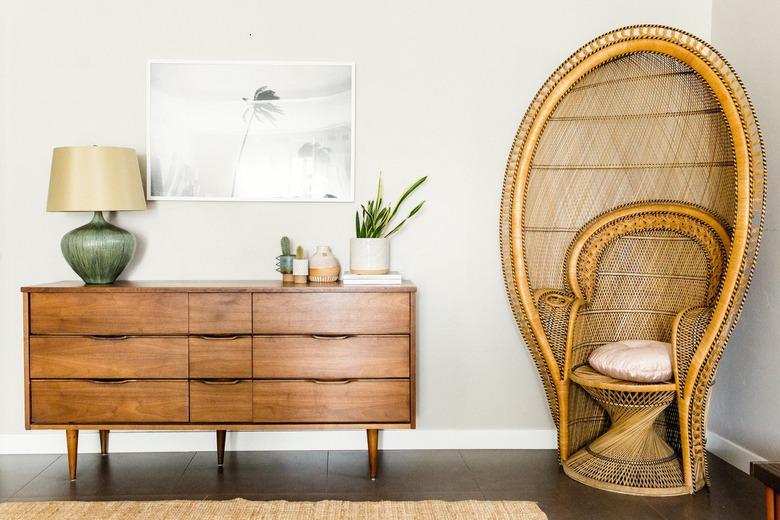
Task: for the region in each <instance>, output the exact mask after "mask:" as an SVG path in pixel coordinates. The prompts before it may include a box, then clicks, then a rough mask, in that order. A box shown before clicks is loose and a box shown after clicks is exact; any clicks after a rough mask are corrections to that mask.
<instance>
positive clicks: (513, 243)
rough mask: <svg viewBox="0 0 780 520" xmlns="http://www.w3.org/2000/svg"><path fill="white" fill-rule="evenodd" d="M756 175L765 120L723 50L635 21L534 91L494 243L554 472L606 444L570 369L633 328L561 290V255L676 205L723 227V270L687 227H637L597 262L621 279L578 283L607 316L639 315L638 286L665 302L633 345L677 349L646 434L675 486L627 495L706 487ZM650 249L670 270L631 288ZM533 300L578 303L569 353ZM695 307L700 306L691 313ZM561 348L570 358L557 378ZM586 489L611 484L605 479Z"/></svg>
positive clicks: (601, 420)
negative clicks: (623, 217) (546, 406)
mask: <svg viewBox="0 0 780 520" xmlns="http://www.w3.org/2000/svg"><path fill="white" fill-rule="evenodd" d="M765 179H766V172H765V163H764V154H763V146H762V142H761V137H760V133H759V130H758V124H757V121H756V118H755V115H754V113H753V108H752V106H751V104H750V100H749V99H748V97H747V95H746V93H745V90H744V88H743V86H742V84H741V83H740V81H739V79H738V78H737V76H736V74H735V73H734V72H733V71H732V70H731V68H730V67H729V65H728V63H727V62H726V61H725V60H724V59H723V58H722V57H721V56H720V55H719V54H718V53H717V51H715V50H714V49H712V48H711V47H710V46H708V45H707V44H706V43H704V42H702V41H701V40H699V39H697V38H695V37H693V36H691V35H689V34H686V33H684V32H682V31H678V30H675V29H671V28H667V27H659V26H634V27H627V28H624V29H619V30H616V31H613V32H611V33H608V34H605V35H603V36H600V37H599V38H596V39H595V40H593V41H591V42H589V43H588V44H587V45H585V46H584V47H582V48H581V49H579V50H578V51H577V52H575V53H574V54H573V55H572V56H570V57H569V58H568V59H567V60H566V61H565V62H564V63H563V64H562V65H561V66H560V67H559V68H558V69H557V70H556V71H555V72H554V73H553V74H552V75H551V76H550V78H549V79H548V80H547V82H546V83H545V84H544V85H543V86H542V88H541V89H540V90H539V92H538V93H537V95H536V98H535V99H534V101H533V102H532V104H531V106H530V107H529V109H528V111H527V113H526V115H525V117H524V119H523V121H522V123H521V125H520V128H519V130H518V132H517V136H516V138H515V142H514V145H513V147H512V150H511V152H510V155H509V160H508V163H507V170H506V176H505V182H504V191H503V195H502V201H501V226H500V232H501V249H502V260H503V265H504V276H505V279H506V284H507V294H508V297H509V301H510V304H511V306H512V309H513V311H514V313H515V317H516V319H517V322H518V325H519V326H520V329H521V331H522V332H523V336H524V338H525V340H526V344H527V345H528V348H529V350H530V351H531V354H532V356H533V358H534V361H535V362H536V364H537V367H538V369H539V373H540V375H541V377H542V382H543V384H544V386H545V391H546V393H547V396H548V400H549V402H550V408H551V411H552V414H553V418H554V419H555V422H556V425H558V426H559V447H560V455H561V459H562V462H564V463H566V461H567V459H568V458H570V456H571V455H572V453H574V452H575V451H577V450H578V449H579V448H580V447H582V446H586V445H587V444H588V439H595V438H597V437H598V436H599V435H601V434H603V433H604V432H605V430H606V429H607V426H606V425H607V424H608V422H609V419H608V418H607V417H606V415H605V409H604V408H603V407H602V406H601V405H599V404H597V400H595V399H594V397H593V396H592V394H590V393H586V391H584V390H582V389H581V388H580V387H579V386H576V385H573V384H571V383H570V380H569V373H570V372H569V371H570V370H571V369H572V368H576V367H577V366H578V364H581V363H583V360H584V359H586V357H587V352H589V351H590V350H592V347H593V346H595V345H597V344H600V343H601V342H604V341H610V340H612V339H615V338H617V339H620V336H621V335H622V334H623V333H625V331H626V330H627V329H626V328H625V322H624V321H621V320H622V318H621V317H620V316H621V314H620V313H614V315H610V313H602V314H603V315H602V316H601V317H600V318H598V319H596V318H595V317H594V316H595V313H594V312H593V311H594V310H596V309H594V308H593V307H591V308H588V305H584V307H583V308H582V309H580V308H579V307H580V306H583V302H582V301H581V298H580V296H582V295H583V294H582V292H581V287H580V283H579V281H577V282H575V283H574V284H572V283H571V282H570V271H571V270H570V269H569V266H568V264H567V259H568V257H569V252H570V248H571V247H572V245H573V244H574V243H575V242H576V241H577V239H578V236H579V235H580V233H581V231H582V230H583V228H584V227H585V226H586V225H587V224H588V223H589V222H591V221H593V220H594V219H597V218H599V217H600V216H603V215H606V214H609V213H611V212H619V211H622V210H625V208H630V207H633V206H634V205H636V204H653V203H655V204H661V205H663V204H670V203H671V204H676V205H682V206H684V207H687V208H696V209H698V210H701V212H702V215H704V217H702V223H703V224H705V225H708V226H710V227H713V226H714V227H718V226H719V227H721V228H722V229H724V230H725V234H726V238H725V240H723V239H722V237H720V238H721V240H720V242H721V243H723V244H730V245H728V246H727V247H725V248H724V250H722V251H721V255H720V259H719V260H718V258H717V253H715V254H710V253H711V252H712V251H713V249H712V248H711V247H708V245H707V244H704V243H703V242H701V240H698V239H696V237H692V236H691V235H690V234H685V233H683V235H685V238H686V239H687V240H685V241H684V242H685V244H684V245H681V244H677V243H675V241H674V240H673V238H674V237H673V236H671V235H668V234H667V236H666V237H663V236H660V237H653V238H649V237H652V236H653V234H654V233H655V234H657V230H656V231H653V230H645V231H642V230H639V229H636V230H635V231H636V232H635V233H633V234H631V233H629V234H628V235H625V236H626V238H625V239H621V240H620V243H615V244H613V245H610V246H608V247H609V248H612V249H614V250H615V251H606V250H605V251H604V252H602V253H599V254H600V255H602V256H603V255H607V256H610V255H611V256H612V257H613V258H614V265H615V266H618V268H617V269H616V271H617V272H619V273H621V274H620V275H619V276H613V275H611V274H609V273H610V271H608V270H606V269H602V270H601V274H600V275H599V276H598V282H596V281H595V280H584V281H585V282H588V283H591V291H592V292H593V294H594V297H595V299H596V300H598V301H599V302H602V303H604V305H606V307H605V309H606V310H609V309H608V308H609V305H607V303H608V302H609V297H608V295H609V294H612V295H613V300H614V302H616V305H612V306H619V307H620V308H621V309H620V310H623V311H628V310H630V309H632V308H636V307H632V305H635V304H636V303H637V302H636V301H635V300H634V298H635V296H633V293H632V292H630V291H629V289H630V288H632V287H633V288H635V289H637V291H638V292H640V293H647V292H653V291H655V292H657V293H663V294H665V295H666V298H667V299H668V301H666V300H664V299H663V298H661V297H656V298H655V299H654V300H653V301H652V302H651V303H650V304H651V305H652V307H653V308H654V310H660V311H662V312H658V313H637V314H641V316H633V317H632V319H631V322H632V324H631V325H630V328H631V330H634V331H636V333H637V334H641V336H639V337H648V338H649V337H659V338H666V339H671V340H672V341H673V342H674V343H675V345H676V358H677V359H676V362H675V369H676V373H677V374H678V375H679V379H678V380H676V385H677V386H676V387H675V391H674V392H673V394H674V395H676V396H677V397H676V399H675V400H673V401H672V403H671V404H670V405H669V407H668V408H667V409H666V411H665V412H664V411H663V410H662V411H661V413H659V414H657V416H656V418H655V419H654V421H653V425H654V426H653V429H654V430H655V431H656V432H657V433H658V434H659V438H662V439H665V440H666V443H667V444H668V445H669V446H671V449H672V450H674V451H675V452H678V453H679V456H680V457H681V466H682V474H683V485H682V487H678V488H663V487H661V488H658V487H656V488H652V487H649V488H647V489H645V490H644V491H641V490H642V489H643V488H642V487H638V488H631V489H633V491H628V492H643V493H645V494H659V493H661V494H663V493H665V492H667V491H669V490H670V489H673V492H674V493H678V492H680V489H682V490H683V492H694V491H695V490H697V489H699V488H700V487H701V486H703V485H704V483H705V480H706V460H705V454H704V445H705V439H704V431H705V428H704V421H705V415H706V413H705V412H706V404H707V398H708V396H709V391H710V387H711V385H712V381H713V378H714V374H715V370H716V368H717V364H718V361H719V359H720V356H721V354H722V351H723V348H724V346H725V344H726V341H727V339H728V336H729V334H730V332H731V330H732V329H733V327H734V324H735V323H736V320H737V318H738V316H739V313H740V311H741V308H742V305H743V303H744V298H745V295H746V293H747V289H748V287H749V279H750V275H751V273H752V270H753V267H754V264H755V260H756V257H757V254H758V244H759V240H760V236H761V229H762V226H763V217H764V196H765V195H764V194H765ZM686 213H687V214H688V215H689V216H690V215H691V212H686ZM693 216H694V217H696V215H695V214H693ZM694 220H696V218H694ZM713 222H715V224H713ZM659 238H660V239H663V240H659ZM691 239H693V240H691ZM643 241H644V242H643ZM649 241H653V244H654V246H655V247H654V246H648V245H647V242H649ZM643 244H644V245H643ZM710 245H712V244H710ZM685 248H688V250H689V251H688V252H686V251H685ZM618 249H619V250H621V251H622V253H620V252H617V250H618ZM643 250H645V251H647V250H651V251H652V252H654V254H656V255H657V257H659V258H660V257H667V262H666V263H664V262H655V261H653V262H649V265H648V266H645V269H644V271H643V274H644V276H643V277H641V279H640V281H639V282H637V279H635V280H634V282H635V284H634V285H633V286H632V285H631V284H630V283H629V282H628V281H627V278H629V277H628V276H626V275H627V273H629V271H628V270H627V267H626V265H629V264H630V263H631V262H634V261H635V260H633V259H634V258H635V257H636V255H639V256H642V251H643ZM690 251H698V253H693V254H690ZM597 256H598V255H597ZM718 261H720V263H721V265H720V267H719V266H718V265H717V264H718ZM703 263H707V264H708V265H707V266H706V272H708V274H706V275H702V274H701V273H702V272H703V271H702V269H703ZM656 267H658V268H661V269H662V271H663V273H664V275H663V277H657V279H658V283H657V284H653V283H652V282H651V278H653V277H652V276H649V275H650V274H652V273H651V270H652V269H654V268H656ZM610 269H611V268H610ZM674 269H676V270H677V271H674ZM587 271H588V270H587V269H583V272H587ZM718 271H720V272H722V273H723V274H722V275H721V276H718V275H717V273H718ZM675 276H679V277H680V278H675ZM635 278H636V277H635ZM661 280H663V281H661ZM702 292H703V294H704V298H703V299H701V298H700V295H701V294H702ZM541 293H547V294H560V295H563V296H564V297H571V296H572V295H573V296H574V300H572V301H571V303H570V306H571V309H572V311H573V313H574V311H576V315H577V318H576V320H575V323H574V326H573V327H570V329H571V330H570V337H568V339H567V344H566V345H563V346H562V345H561V338H562V337H563V332H562V331H563V330H564V329H565V328H566V326H565V325H564V323H563V319H562V318H563V314H565V312H564V311H563V310H562V309H561V308H557V309H555V310H551V309H549V308H545V305H546V303H545V302H543V301H542V299H541V298H539V297H538V295H539V294H541ZM689 304H690V305H693V306H696V307H702V306H706V307H708V309H709V310H708V311H707V312H704V311H701V312H699V313H697V312H696V311H694V310H690V311H686V310H684V309H685V306H686V305H689ZM567 305H569V304H568V303H567ZM591 305H593V304H591ZM596 305H599V304H596ZM656 307H658V308H657V309H656ZM681 309H683V310H682V311H681ZM627 314H630V313H627V312H624V313H623V315H627ZM583 317H587V318H583ZM676 318H677V319H676ZM672 329H674V332H673V331H672ZM653 334H655V335H656V336H653ZM562 351H565V352H568V356H564V364H563V368H562V367H561V352H562ZM675 415H677V417H675ZM612 427H614V424H613V425H612ZM565 467H566V466H565ZM589 484H591V485H597V486H599V487H604V488H605V489H612V488H610V484H609V483H606V484H605V483H604V482H603V481H598V480H594V481H592V482H589ZM664 489H665V490H666V491H664ZM612 490H616V489H612ZM622 491H624V492H626V490H625V489H622ZM669 492H671V491H669Z"/></svg>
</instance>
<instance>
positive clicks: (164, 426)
mask: <svg viewBox="0 0 780 520" xmlns="http://www.w3.org/2000/svg"><path fill="white" fill-rule="evenodd" d="M22 293H23V300H24V370H25V377H24V381H25V424H26V427H27V429H63V430H65V431H66V438H67V446H68V463H69V470H70V478H71V479H75V478H76V459H77V456H76V453H77V448H78V432H79V430H81V429H85V430H99V431H100V441H101V442H100V444H101V452H102V453H104V454H107V453H108V433H109V431H110V430H216V432H217V434H216V440H217V463H218V464H220V465H221V464H222V461H223V457H224V450H225V432H226V431H228V430H283V429H284V430H286V429H289V430H302V429H365V430H366V431H367V441H368V455H369V456H368V460H369V464H368V466H369V477H370V478H372V479H373V478H376V474H377V449H378V438H379V430H382V429H388V428H414V427H415V364H416V363H415V360H416V356H415V293H416V288H415V286H414V285H412V284H411V283H408V282H404V283H403V284H402V285H397V286H344V285H341V284H340V283H338V282H337V283H321V284H308V285H294V284H283V283H281V282H274V281H248V282H205V281H204V282H117V283H115V284H112V285H99V286H96V285H93V286H85V285H83V284H81V283H76V282H58V283H52V284H44V285H35V286H30V287H23V288H22Z"/></svg>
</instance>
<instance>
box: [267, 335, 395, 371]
mask: <svg viewBox="0 0 780 520" xmlns="http://www.w3.org/2000/svg"><path fill="white" fill-rule="evenodd" d="M252 348H253V355H252V367H253V369H252V374H253V376H254V377H255V378H260V379H304V378H305V379H346V378H353V379H360V378H363V379H367V378H389V377H395V378H398V377H402V378H406V377H409V336H335V337H334V336H255V337H254V338H252Z"/></svg>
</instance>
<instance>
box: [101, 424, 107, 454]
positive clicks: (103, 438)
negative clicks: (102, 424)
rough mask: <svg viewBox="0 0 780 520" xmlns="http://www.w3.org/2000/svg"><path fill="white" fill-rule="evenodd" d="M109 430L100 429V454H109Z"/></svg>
mask: <svg viewBox="0 0 780 520" xmlns="http://www.w3.org/2000/svg"><path fill="white" fill-rule="evenodd" d="M108 432H109V430H100V454H101V455H108Z"/></svg>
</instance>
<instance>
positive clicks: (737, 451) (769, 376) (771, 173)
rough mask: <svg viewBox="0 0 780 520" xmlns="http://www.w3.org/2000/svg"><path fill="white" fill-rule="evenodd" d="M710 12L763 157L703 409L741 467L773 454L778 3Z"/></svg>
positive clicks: (778, 350)
mask: <svg viewBox="0 0 780 520" xmlns="http://www.w3.org/2000/svg"><path fill="white" fill-rule="evenodd" d="M712 15H713V16H712V42H713V44H714V45H715V47H716V48H717V49H718V50H719V51H720V52H721V53H722V54H723V55H724V56H725V58H726V59H727V60H728V61H729V62H730V63H731V65H732V67H733V68H734V69H735V70H736V71H737V73H738V74H739V75H740V76H741V78H742V80H743V81H744V82H745V86H746V88H747V91H748V93H749V94H750V97H751V98H752V100H753V103H754V106H755V110H756V112H757V114H758V120H759V123H760V124H761V133H762V134H763V138H764V145H765V147H766V156H767V163H768V183H767V185H768V194H767V202H768V203H767V213H766V224H765V227H764V236H763V239H762V241H761V252H760V254H759V258H758V266H757V268H756V272H755V275H754V277H753V282H752V284H751V288H750V295H749V297H748V302H747V305H746V306H745V309H744V311H743V314H742V318H741V320H740V322H739V325H738V326H737V330H736V332H735V334H734V335H733V336H732V338H731V342H730V343H729V345H728V348H727V350H726V353H725V355H724V356H723V359H722V360H721V365H720V368H719V369H718V375H717V382H716V384H715V387H714V389H713V396H712V408H711V410H710V412H711V413H710V425H709V426H710V431H712V432H716V433H717V434H718V435H719V436H720V437H722V438H723V439H725V441H723V442H722V441H719V442H718V444H719V447H720V448H721V449H722V450H723V453H724V455H726V456H729V460H730V462H732V463H735V464H737V465H739V466H740V467H742V468H743V469H744V468H745V467H746V463H747V461H748V459H751V458H752V459H754V460H755V459H756V458H758V457H764V458H769V459H778V458H780V434H778V432H780V416H778V414H777V398H778V395H780V345H778V338H780V321H779V320H778V316H780V262H778V258H779V257H780V235H779V234H778V225H779V224H780V212H778V211H777V207H778V206H777V204H778V199H779V196H780V183H778V181H777V178H778V177H777V175H776V172H775V167H776V166H775V165H776V164H777V162H776V158H777V150H778V149H780V97H778V83H780V36H778V31H777V29H778V27H777V23H778V21H780V2H777V1H776V0H747V1H746V0H715V1H714V2H713V12H712ZM716 438H717V437H716ZM751 452H752V453H751Z"/></svg>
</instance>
